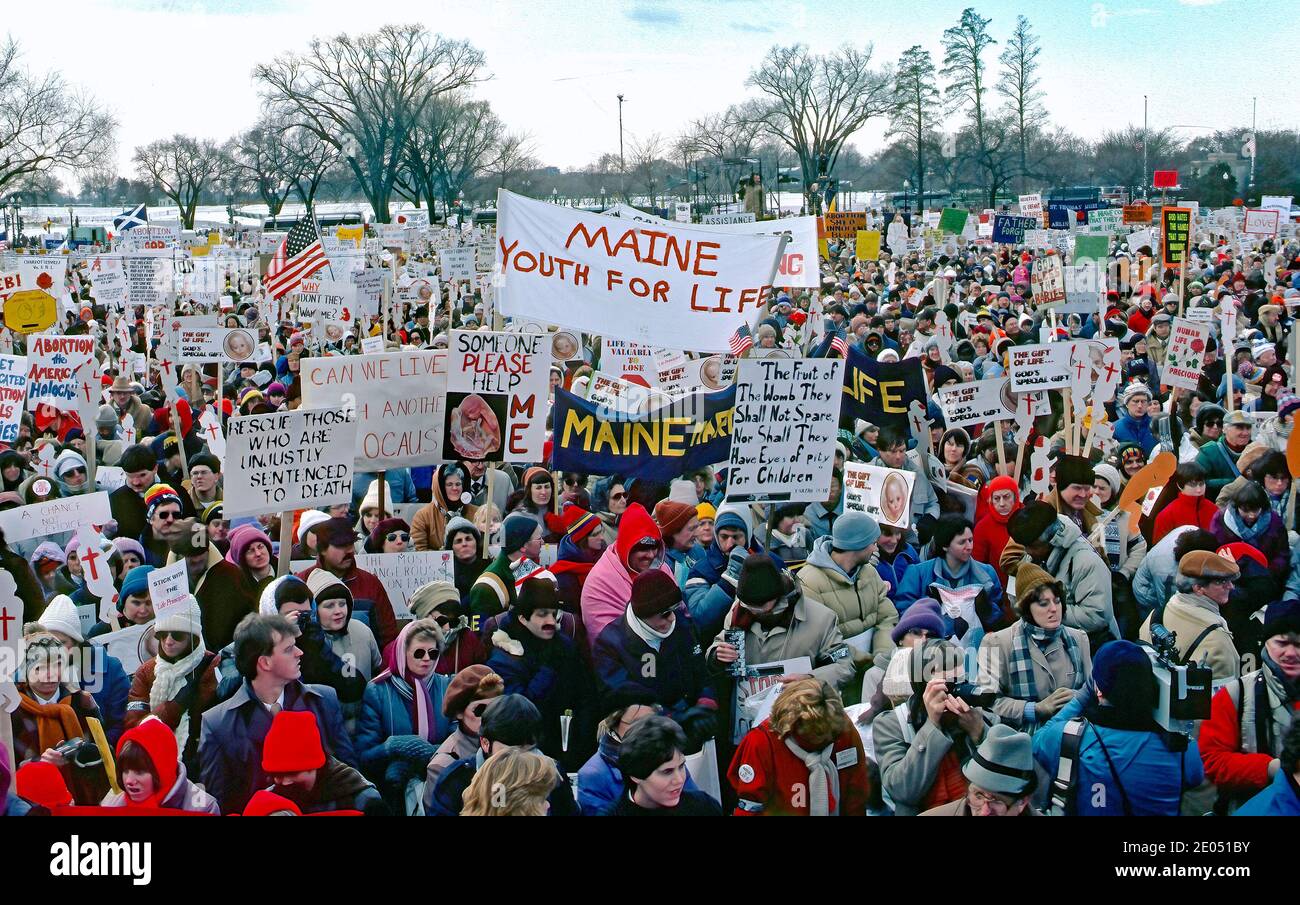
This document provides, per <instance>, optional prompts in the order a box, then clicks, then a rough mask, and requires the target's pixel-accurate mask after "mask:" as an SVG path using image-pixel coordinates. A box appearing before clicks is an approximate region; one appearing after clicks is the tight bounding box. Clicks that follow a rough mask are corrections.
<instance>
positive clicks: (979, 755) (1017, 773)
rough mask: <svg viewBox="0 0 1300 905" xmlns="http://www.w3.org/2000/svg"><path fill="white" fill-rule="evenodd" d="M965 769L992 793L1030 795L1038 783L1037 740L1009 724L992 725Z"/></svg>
mask: <svg viewBox="0 0 1300 905" xmlns="http://www.w3.org/2000/svg"><path fill="white" fill-rule="evenodd" d="M961 772H962V775H964V776H965V777H966V778H967V779H968V780H970V782H971V784H972V785H976V786H979V787H980V788H981V789H985V790H987V791H989V792H996V793H998V794H1000V795H1015V796H1021V795H1026V794H1028V793H1029V792H1030V791H1031V790H1032V789H1033V788H1034V785H1035V779H1034V742H1033V739H1031V738H1030V737H1029V735H1028V734H1027V733H1024V732H1017V731H1016V730H1015V729H1012V728H1011V727H1010V726H1008V725H1006V724H1005V723H998V724H997V725H994V726H990V727H989V729H988V731H987V732H985V733H984V740H983V741H982V742H980V746H979V748H977V749H976V750H974V751H972V752H971V759H970V760H968V761H967V762H966V765H965V766H964V767H962V770H961Z"/></svg>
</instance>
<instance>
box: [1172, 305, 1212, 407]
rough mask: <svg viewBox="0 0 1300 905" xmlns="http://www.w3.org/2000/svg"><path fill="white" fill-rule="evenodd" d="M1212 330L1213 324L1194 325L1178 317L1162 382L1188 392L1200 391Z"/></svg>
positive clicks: (1175, 320) (1174, 322)
mask: <svg viewBox="0 0 1300 905" xmlns="http://www.w3.org/2000/svg"><path fill="white" fill-rule="evenodd" d="M1211 329H1212V327H1211V325H1210V324H1206V323H1194V322H1193V321H1191V320H1188V319H1186V318H1182V317H1176V318H1174V321H1173V330H1172V332H1171V333H1170V334H1169V348H1168V350H1167V351H1166V352H1165V364H1164V367H1162V368H1161V369H1160V382H1161V383H1165V384H1168V385H1169V386H1174V387H1183V388H1184V389H1187V390H1194V389H1196V387H1197V385H1198V384H1199V383H1200V380H1201V374H1202V372H1203V371H1204V370H1205V346H1206V343H1207V341H1208V340H1209V338H1210V331H1211Z"/></svg>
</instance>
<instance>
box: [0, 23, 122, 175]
mask: <svg viewBox="0 0 1300 905" xmlns="http://www.w3.org/2000/svg"><path fill="white" fill-rule="evenodd" d="M116 129H117V121H116V120H115V119H114V118H113V117H112V115H111V114H109V113H108V112H107V111H105V110H104V109H103V108H101V107H100V106H99V104H98V103H97V102H96V101H95V99H94V98H93V97H91V96H90V95H88V94H85V93H82V92H80V91H77V90H74V89H73V88H72V87H71V86H69V85H68V84H67V83H66V82H65V81H64V80H63V76H62V75H60V74H59V73H57V72H48V73H45V74H36V73H33V72H31V71H29V70H27V69H25V68H24V67H23V66H22V65H20V63H19V49H18V43H17V42H16V41H14V40H13V38H6V40H5V42H4V43H3V44H0V190H3V189H4V188H5V187H6V186H9V185H10V183H15V182H18V181H21V180H24V179H29V178H30V177H34V176H39V175H42V174H45V173H48V172H50V171H51V170H53V169H67V170H77V169H81V168H83V167H89V166H91V165H93V164H95V163H96V162H98V161H100V160H104V159H108V158H110V157H112V156H113V154H115V153H116V149H115V147H114V141H113V137H114V133H115V131H116Z"/></svg>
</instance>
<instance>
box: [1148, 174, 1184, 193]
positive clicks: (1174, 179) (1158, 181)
mask: <svg viewBox="0 0 1300 905" xmlns="http://www.w3.org/2000/svg"><path fill="white" fill-rule="evenodd" d="M1151 185H1152V187H1153V188H1158V189H1174V188H1178V171H1177V170H1156V171H1155V172H1154V173H1152V174H1151Z"/></svg>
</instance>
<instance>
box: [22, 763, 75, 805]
mask: <svg viewBox="0 0 1300 905" xmlns="http://www.w3.org/2000/svg"><path fill="white" fill-rule="evenodd" d="M14 792H16V793H17V795H18V797H19V798H25V799H27V800H28V801H30V802H31V803H32V804H38V805H40V806H41V807H43V808H51V809H53V808H61V807H63V806H64V805H69V804H72V793H71V792H69V791H68V785H67V783H65V782H64V781H63V773H61V772H60V771H59V768H58V767H56V766H54V764H47V763H46V762H45V761H41V760H35V761H32V762H31V763H26V764H23V765H22V766H21V767H19V768H18V772H17V773H15V774H14Z"/></svg>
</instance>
